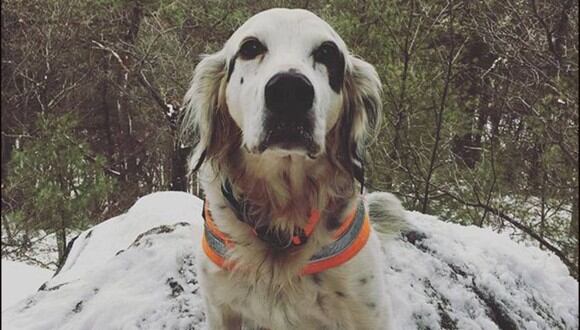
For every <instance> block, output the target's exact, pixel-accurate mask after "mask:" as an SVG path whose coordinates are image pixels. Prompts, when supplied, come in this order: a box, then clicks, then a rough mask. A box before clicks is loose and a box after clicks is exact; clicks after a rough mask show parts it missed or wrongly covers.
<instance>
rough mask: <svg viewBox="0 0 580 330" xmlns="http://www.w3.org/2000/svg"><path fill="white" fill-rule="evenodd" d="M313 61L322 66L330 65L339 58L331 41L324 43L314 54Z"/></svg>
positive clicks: (336, 48) (336, 49)
mask: <svg viewBox="0 0 580 330" xmlns="http://www.w3.org/2000/svg"><path fill="white" fill-rule="evenodd" d="M313 55H314V60H315V61H316V62H320V63H322V64H326V65H328V64H332V63H334V62H335V61H337V59H338V58H339V52H338V47H336V44H335V43H334V42H332V41H325V42H323V43H322V45H320V47H318V48H317V49H316V50H315V51H314V53H313Z"/></svg>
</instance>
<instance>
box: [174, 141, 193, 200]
mask: <svg viewBox="0 0 580 330" xmlns="http://www.w3.org/2000/svg"><path fill="white" fill-rule="evenodd" d="M190 151H191V148H181V147H180V145H179V142H176V143H175V146H174V148H173V155H172V157H171V184H170V190H175V191H187V158H188V156H189V152H190Z"/></svg>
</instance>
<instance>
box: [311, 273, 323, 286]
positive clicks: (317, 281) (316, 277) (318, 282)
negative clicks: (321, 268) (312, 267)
mask: <svg viewBox="0 0 580 330" xmlns="http://www.w3.org/2000/svg"><path fill="white" fill-rule="evenodd" d="M312 281H314V284H316V285H318V286H320V285H322V278H321V277H320V275H318V274H314V275H312Z"/></svg>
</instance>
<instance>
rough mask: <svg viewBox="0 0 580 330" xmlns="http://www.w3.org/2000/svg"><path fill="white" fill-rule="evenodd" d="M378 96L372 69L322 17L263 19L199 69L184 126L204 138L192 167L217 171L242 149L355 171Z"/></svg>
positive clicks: (274, 13) (301, 14)
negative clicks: (204, 165)
mask: <svg viewBox="0 0 580 330" xmlns="http://www.w3.org/2000/svg"><path fill="white" fill-rule="evenodd" d="M380 91H381V83H380V80H379V78H378V75H377V73H376V71H375V70H374V68H373V67H372V66H371V65H370V64H368V63H366V62H364V61H362V60H360V59H358V58H356V57H354V56H353V55H351V54H350V53H349V51H348V49H347V47H346V45H345V43H344V41H343V40H342V39H341V38H340V36H339V35H338V34H337V33H336V32H335V31H334V30H333V29H332V28H331V27H330V26H329V25H328V24H327V23H326V22H324V21H323V20H322V19H320V18H319V17H318V16H316V15H314V14H312V13H311V12H308V11H306V10H301V9H292V10H290V9H271V10H267V11H264V12H261V13H259V14H257V15H255V16H253V17H252V18H250V19H249V20H248V21H247V22H246V23H245V24H243V25H242V26H241V27H240V28H239V29H238V30H237V31H236V32H235V33H234V34H233V35H232V36H231V37H230V39H229V40H228V41H227V42H226V44H225V45H224V47H223V48H222V49H221V50H220V51H219V52H217V53H215V54H212V55H208V56H206V57H204V58H203V59H202V61H201V62H200V63H199V64H198V66H197V67H196V69H195V73H194V78H193V82H192V85H191V88H190V89H189V91H188V92H187V95H186V100H185V102H186V105H187V112H186V114H185V117H184V128H185V129H186V130H187V129H190V128H196V129H197V132H198V134H199V143H198V145H197V147H196V151H195V153H194V157H193V159H192V164H194V165H195V164H197V163H198V162H200V161H203V158H205V159H207V160H208V161H210V162H211V163H217V164H219V163H220V160H223V159H224V158H225V157H227V156H228V155H231V154H232V153H235V152H236V150H240V149H243V150H245V152H249V153H252V154H256V155H263V154H269V155H274V156H278V155H279V156H282V157H283V156H287V155H289V154H298V155H303V156H304V157H308V158H310V159H316V158H318V157H320V156H321V155H323V154H325V153H327V154H331V155H332V156H334V158H335V159H338V160H340V163H343V165H344V167H348V168H350V166H348V163H349V162H352V161H353V160H354V159H358V158H359V157H360V155H361V153H362V148H363V142H364V141H363V139H364V137H365V135H366V134H365V133H366V132H367V129H368V127H369V126H372V125H374V124H375V123H376V121H377V119H378V113H379V112H380V108H381V101H380Z"/></svg>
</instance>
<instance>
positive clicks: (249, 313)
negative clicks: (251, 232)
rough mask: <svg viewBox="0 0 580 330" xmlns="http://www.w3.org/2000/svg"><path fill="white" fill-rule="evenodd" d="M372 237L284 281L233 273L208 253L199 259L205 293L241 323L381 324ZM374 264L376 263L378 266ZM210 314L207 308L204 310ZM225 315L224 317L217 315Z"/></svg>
mask: <svg viewBox="0 0 580 330" xmlns="http://www.w3.org/2000/svg"><path fill="white" fill-rule="evenodd" d="M377 243H378V242H377V239H376V236H373V237H372V238H371V241H369V243H368V244H369V245H371V246H367V247H365V248H364V249H363V250H362V251H361V252H360V253H359V255H358V256H357V257H356V258H354V259H353V260H351V261H350V262H348V263H346V264H344V265H342V266H340V267H337V268H335V269H331V270H328V271H325V272H322V273H319V274H314V275H308V276H296V277H294V278H293V279H292V280H290V281H289V282H287V283H283V284H281V283H276V282H275V281H274V280H273V277H274V275H273V277H272V278H268V277H260V278H256V277H254V276H253V275H252V274H249V273H245V272H243V271H239V272H235V273H232V272H230V271H226V270H222V269H221V268H219V267H217V266H216V265H215V264H213V263H212V262H211V261H209V260H208V259H207V258H202V260H203V261H202V262H201V263H200V267H199V271H200V279H201V282H202V284H203V290H204V294H205V295H206V296H207V298H208V299H209V300H211V301H212V305H213V306H216V307H218V309H219V310H220V312H222V313H223V311H224V310H225V311H230V312H232V314H233V315H240V316H241V318H242V319H244V322H245V323H246V324H252V325H253V326H259V327H262V328H269V329H380V328H382V327H381V326H380V324H381V321H380V320H381V314H384V311H385V307H384V302H383V301H382V294H381V293H382V290H383V283H382V281H383V279H382V272H381V270H380V266H379V265H380V262H379V263H375V261H378V260H375V259H376V256H374V255H372V254H373V253H372V249H373V248H375V246H374V245H376V244H377ZM377 266H379V267H377ZM209 312H210V313H211V312H212V311H209ZM222 318H225V319H227V318H228V316H227V315H226V316H225V317H224V315H222Z"/></svg>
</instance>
